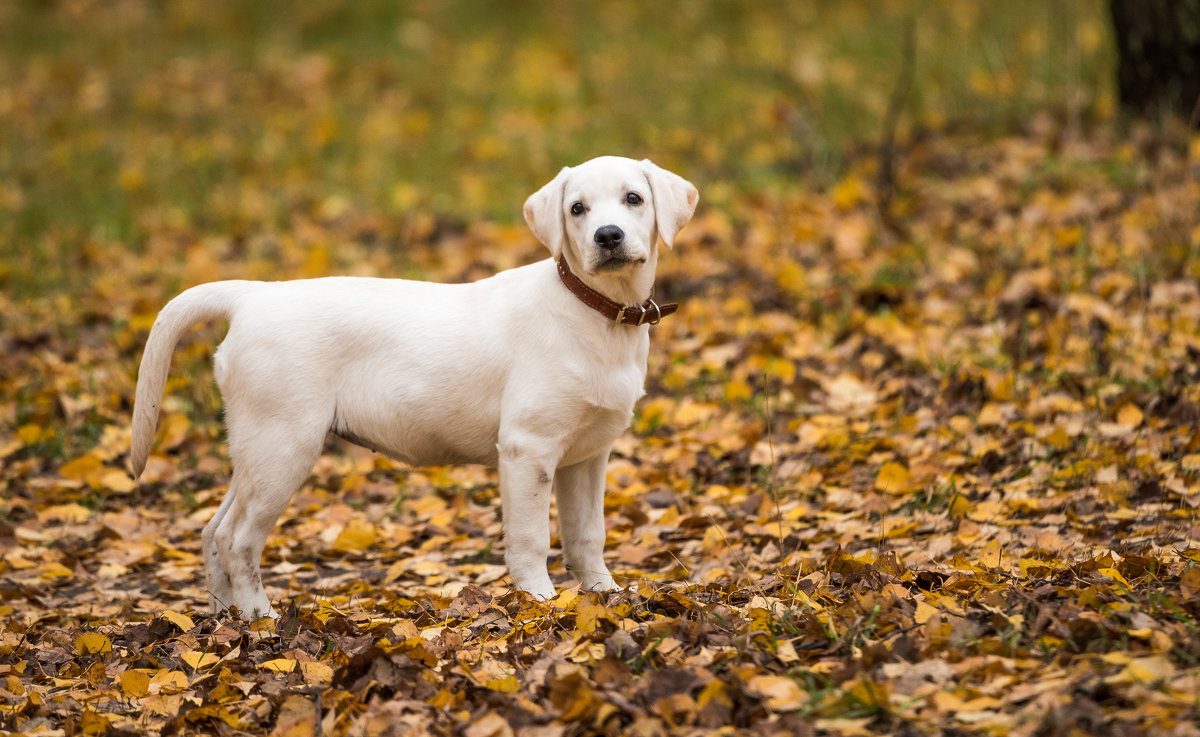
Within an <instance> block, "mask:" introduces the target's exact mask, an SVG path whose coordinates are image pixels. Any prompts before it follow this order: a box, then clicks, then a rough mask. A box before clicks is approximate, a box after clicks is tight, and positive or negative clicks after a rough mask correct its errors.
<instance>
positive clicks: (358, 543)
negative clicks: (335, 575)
mask: <svg viewBox="0 0 1200 737" xmlns="http://www.w3.org/2000/svg"><path fill="white" fill-rule="evenodd" d="M378 536H379V533H378V532H377V531H376V529H375V525H373V524H371V523H370V522H368V521H366V520H364V519H359V518H355V519H352V520H350V524H348V525H346V528H345V529H344V530H342V532H341V534H339V535H338V536H337V539H336V540H334V541H333V549H334V550H336V551H337V552H339V553H359V552H362V551H364V550H366V549H368V548H370V547H371V546H372V545H374V544H375V540H376V539H377V538H378Z"/></svg>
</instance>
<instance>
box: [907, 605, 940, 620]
mask: <svg viewBox="0 0 1200 737" xmlns="http://www.w3.org/2000/svg"><path fill="white" fill-rule="evenodd" d="M938 613H939V610H938V608H937V607H935V606H931V605H930V604H929V603H928V602H925V601H918V602H917V610H916V612H914V613H913V621H914V622H916V623H917V624H925V623H926V622H928V621H929V618H930V617H932V616H933V615H935V614H938Z"/></svg>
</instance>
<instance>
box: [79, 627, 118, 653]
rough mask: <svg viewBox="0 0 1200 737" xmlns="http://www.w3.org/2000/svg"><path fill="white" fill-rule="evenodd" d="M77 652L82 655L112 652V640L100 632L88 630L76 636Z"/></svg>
mask: <svg viewBox="0 0 1200 737" xmlns="http://www.w3.org/2000/svg"><path fill="white" fill-rule="evenodd" d="M75 652H77V653H79V654H80V655H94V654H96V653H108V652H112V640H109V639H108V637H106V636H105V635H102V634H100V633H99V632H86V633H84V634H82V635H80V636H79V637H77V638H75Z"/></svg>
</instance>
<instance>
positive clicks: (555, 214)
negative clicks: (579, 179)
mask: <svg viewBox="0 0 1200 737" xmlns="http://www.w3.org/2000/svg"><path fill="white" fill-rule="evenodd" d="M570 170H571V168H570V167H569V166H564V167H563V168H562V171H560V172H559V173H558V176H556V177H554V178H553V179H551V180H550V181H549V182H547V183H546V185H545V186H544V187H542V188H541V189H539V190H538V191H536V192H534V193H533V194H531V195H529V199H527V200H525V222H526V223H528V224H529V229H530V230H532V231H533V234H534V235H535V236H537V239H538V240H539V241H541V242H542V243H543V244H544V245H545V246H546V248H549V249H550V253H551V254H552V255H553V256H554V258H558V257H559V255H560V254H561V253H562V247H563V241H564V240H566V237H567V229H566V223H564V222H563V201H562V199H563V188H564V186H565V185H566V182H567V172H568V171H570Z"/></svg>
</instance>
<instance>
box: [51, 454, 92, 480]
mask: <svg viewBox="0 0 1200 737" xmlns="http://www.w3.org/2000/svg"><path fill="white" fill-rule="evenodd" d="M100 466H101V463H100V459H99V458H97V457H96V456H94V455H91V454H88V455H82V456H79V457H78V458H76V459H75V460H73V461H71V462H70V463H67V464H65V465H63V466H62V467H61V468H59V469H58V475H59V476H62V477H63V478H66V479H72V480H74V481H87V479H88V476H91V475H92V474H93V473H95V472H96V471H99V470H100Z"/></svg>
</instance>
